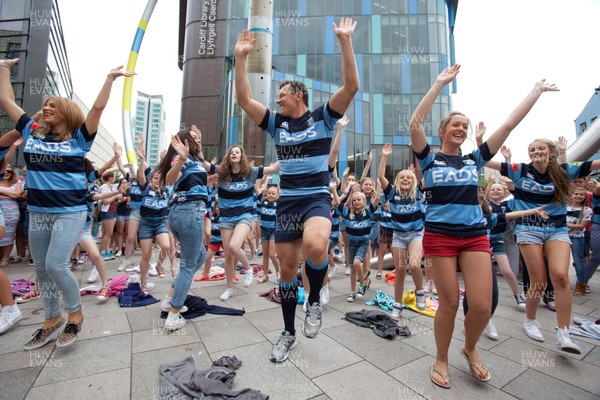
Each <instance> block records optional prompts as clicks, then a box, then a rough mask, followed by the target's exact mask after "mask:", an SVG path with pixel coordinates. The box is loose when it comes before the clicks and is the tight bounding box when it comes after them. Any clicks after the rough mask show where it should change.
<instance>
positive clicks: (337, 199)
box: [329, 182, 340, 207]
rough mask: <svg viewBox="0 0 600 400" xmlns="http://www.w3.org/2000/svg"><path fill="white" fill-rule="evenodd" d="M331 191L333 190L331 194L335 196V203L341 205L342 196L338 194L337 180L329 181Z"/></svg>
mask: <svg viewBox="0 0 600 400" xmlns="http://www.w3.org/2000/svg"><path fill="white" fill-rule="evenodd" d="M329 192H331V195H332V196H333V205H334V206H335V207H337V206H339V205H340V196H338V193H337V185H336V184H335V182H330V183H329Z"/></svg>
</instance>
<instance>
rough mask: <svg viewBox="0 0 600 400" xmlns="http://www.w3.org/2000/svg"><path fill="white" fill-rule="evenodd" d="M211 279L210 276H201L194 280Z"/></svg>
mask: <svg viewBox="0 0 600 400" xmlns="http://www.w3.org/2000/svg"><path fill="white" fill-rule="evenodd" d="M209 279H210V276H204V275H203V276H201V277H199V278H194V282H202V281H207V280H209Z"/></svg>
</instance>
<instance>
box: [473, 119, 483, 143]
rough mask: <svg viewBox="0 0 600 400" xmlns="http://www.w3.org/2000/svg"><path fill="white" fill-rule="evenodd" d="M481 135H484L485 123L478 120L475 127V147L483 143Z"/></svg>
mask: <svg viewBox="0 0 600 400" xmlns="http://www.w3.org/2000/svg"><path fill="white" fill-rule="evenodd" d="M483 135H485V123H483V122H480V123H478V124H477V128H476V129H475V143H477V147H479V146H481V145H482V144H483Z"/></svg>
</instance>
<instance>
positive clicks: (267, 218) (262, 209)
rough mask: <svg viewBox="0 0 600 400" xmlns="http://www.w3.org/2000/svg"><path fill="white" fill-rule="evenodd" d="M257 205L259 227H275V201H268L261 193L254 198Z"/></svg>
mask: <svg viewBox="0 0 600 400" xmlns="http://www.w3.org/2000/svg"><path fill="white" fill-rule="evenodd" d="M256 200H257V202H256V204H257V205H258V215H259V216H260V227H261V228H267V229H275V214H276V211H277V202H276V201H275V202H270V201H269V200H267V196H263V195H262V194H261V195H260V196H258V198H257V199H256Z"/></svg>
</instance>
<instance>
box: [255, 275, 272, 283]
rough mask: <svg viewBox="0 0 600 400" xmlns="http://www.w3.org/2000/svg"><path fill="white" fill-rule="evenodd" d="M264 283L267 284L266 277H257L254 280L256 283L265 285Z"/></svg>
mask: <svg viewBox="0 0 600 400" xmlns="http://www.w3.org/2000/svg"><path fill="white" fill-rule="evenodd" d="M265 282H269V276H268V275H263V276H259V277H258V279H257V280H256V283H265Z"/></svg>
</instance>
